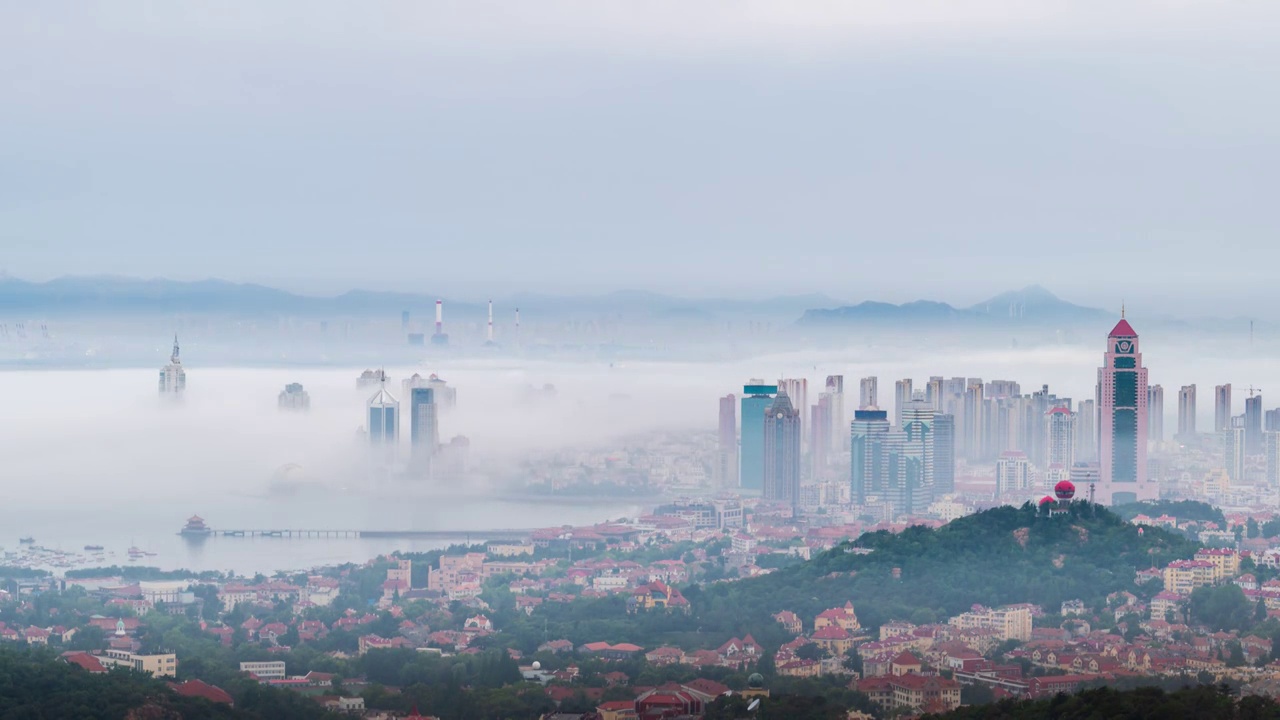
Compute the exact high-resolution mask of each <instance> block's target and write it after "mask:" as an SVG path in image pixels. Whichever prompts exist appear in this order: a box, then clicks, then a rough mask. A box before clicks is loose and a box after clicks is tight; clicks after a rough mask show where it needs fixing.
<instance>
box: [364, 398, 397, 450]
mask: <svg viewBox="0 0 1280 720" xmlns="http://www.w3.org/2000/svg"><path fill="white" fill-rule="evenodd" d="M368 411H369V442H370V443H371V444H373V445H394V444H395V443H396V442H397V441H398V440H399V439H400V402H399V401H398V400H396V399H395V398H394V397H392V395H391V393H389V392H387V389H386V388H379V389H378V392H376V393H374V394H373V397H371V398H369V403H368Z"/></svg>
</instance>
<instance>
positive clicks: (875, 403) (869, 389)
mask: <svg viewBox="0 0 1280 720" xmlns="http://www.w3.org/2000/svg"><path fill="white" fill-rule="evenodd" d="M879 383H880V380H879V378H876V377H875V376H874V375H873V376H871V377H864V378H862V380H861V381H859V383H858V409H859V410H879V409H880V400H879V398H878V397H877V396H876V394H877V385H879Z"/></svg>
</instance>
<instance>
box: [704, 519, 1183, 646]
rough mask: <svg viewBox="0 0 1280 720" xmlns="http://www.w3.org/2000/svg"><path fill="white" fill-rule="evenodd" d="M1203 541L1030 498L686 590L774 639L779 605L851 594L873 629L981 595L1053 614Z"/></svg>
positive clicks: (1129, 583)
mask: <svg viewBox="0 0 1280 720" xmlns="http://www.w3.org/2000/svg"><path fill="white" fill-rule="evenodd" d="M1197 547H1198V546H1197V545H1196V544H1195V543H1194V542H1192V541H1190V540H1187V539H1185V538H1183V537H1181V536H1179V535H1175V534H1172V533H1169V532H1166V531H1163V530H1160V529H1158V528H1150V527H1148V528H1145V529H1144V530H1143V533H1142V534H1139V528H1138V527H1136V526H1134V525H1131V524H1129V523H1127V522H1125V521H1124V520H1122V519H1121V518H1120V517H1118V516H1116V515H1115V514H1113V513H1111V512H1109V511H1107V510H1106V509H1105V508H1103V507H1102V506H1100V505H1094V504H1091V503H1088V502H1085V501H1077V502H1074V503H1072V504H1071V505H1070V506H1069V508H1068V509H1067V512H1066V513H1065V514H1064V515H1062V516H1059V517H1054V518H1049V517H1045V516H1043V515H1040V514H1038V512H1037V510H1036V509H1035V508H1034V507H1032V506H1031V505H1030V504H1027V505H1024V506H1023V507H1021V508H1015V507H1008V506H1006V507H1000V508H994V509H992V510H987V511H985V512H981V513H977V514H974V515H970V516H967V517H964V518H960V519H958V520H956V521H954V522H951V523H949V524H947V525H945V526H943V527H941V528H939V529H937V530H933V529H929V528H925V527H913V528H909V529H907V530H906V531H904V532H902V533H898V534H891V533H888V532H878V533H871V534H867V535H863V536H862V537H860V538H859V539H858V540H856V541H854V542H852V543H850V544H847V545H844V546H841V547H837V548H835V549H833V550H830V551H828V552H825V553H823V554H821V555H819V556H817V557H815V558H814V559H812V560H810V561H808V562H805V563H802V564H800V565H796V566H792V567H789V568H786V569H783V570H779V571H777V572H775V573H772V574H769V575H765V576H763V577H759V578H753V579H749V580H743V581H740V582H734V583H719V584H714V585H710V586H707V587H705V588H703V589H702V590H701V592H697V591H694V592H692V593H687V595H688V596H689V599H690V601H691V602H692V603H693V610H694V616H695V618H696V619H697V622H698V624H699V625H700V627H701V629H702V630H703V631H719V632H725V633H731V634H742V633H746V632H753V633H756V637H757V639H760V640H762V641H764V642H765V643H766V644H769V643H770V641H776V640H778V639H779V638H781V637H782V635H781V631H780V629H777V625H776V623H774V622H773V621H772V619H771V616H772V615H773V614H774V613H776V612H778V611H780V610H792V611H795V612H796V613H798V614H799V615H800V617H801V618H803V619H805V620H806V621H808V620H810V619H811V618H812V617H813V616H814V615H815V614H816V613H818V612H820V611H822V610H823V609H825V608H829V607H834V606H837V605H843V604H844V603H845V602H846V601H850V600H851V601H853V603H854V605H855V607H856V609H857V612H858V617H859V619H860V620H861V622H862V624H863V625H864V626H869V627H877V626H879V625H881V624H884V623H886V622H888V621H890V620H908V621H911V622H916V623H924V622H933V621H943V620H945V619H946V618H947V617H949V616H951V615H955V614H958V613H962V612H964V611H966V610H968V609H969V608H970V607H971V606H972V605H974V604H981V605H987V606H996V605H1005V604H1013V603H1026V602H1029V603H1036V604H1039V605H1042V606H1043V607H1044V608H1045V609H1046V610H1047V611H1049V612H1056V609H1057V608H1058V606H1059V605H1060V604H1061V603H1062V601H1064V600H1071V599H1080V600H1083V601H1084V602H1085V603H1086V605H1090V606H1099V605H1101V604H1102V603H1103V602H1104V600H1105V598H1106V596H1107V595H1109V594H1111V593H1113V592H1116V591H1118V590H1129V591H1133V592H1135V593H1136V592H1138V588H1137V587H1136V586H1135V584H1134V574H1135V572H1136V571H1137V570H1139V569H1141V568H1146V567H1151V566H1152V565H1153V564H1162V563H1165V562H1168V561H1170V560H1173V559H1177V558H1186V557H1190V556H1191V555H1192V554H1194V553H1195V550H1196V549H1197ZM852 548H866V549H870V550H872V552H871V553H869V554H858V553H855V552H850V550H851V549H852ZM895 568H897V569H898V570H899V571H900V573H899V577H897V578H895V577H894V570H895ZM763 628H768V630H762V629H763ZM762 632H763V633H765V634H766V635H767V637H761V633H762Z"/></svg>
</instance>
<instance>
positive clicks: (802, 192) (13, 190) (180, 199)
mask: <svg viewBox="0 0 1280 720" xmlns="http://www.w3.org/2000/svg"><path fill="white" fill-rule="evenodd" d="M1278 18H1280V8H1278V7H1276V6H1275V5H1274V4H1268V3H1262V2H1244V3H1236V4H1233V5H1232V6H1231V7H1230V10H1229V11H1223V9H1222V8H1220V7H1216V6H1208V5H1197V4H1190V3H1163V2H1131V3H1122V4H1120V5H1118V6H1117V5H1115V4H1108V5H1105V6H1104V5H1101V4H1095V3H1066V2H1048V3H1037V4H1035V5H1034V6H1027V5H1026V4H1025V3H1016V2H1012V0H984V2H981V3H978V4H972V3H970V4H966V5H965V6H964V7H963V8H959V7H956V6H954V5H953V4H950V3H943V2H926V3H916V4H912V5H910V6H909V7H906V6H902V5H901V4H899V3H888V2H863V3H852V4H837V3H800V4H788V5H778V4H775V3H763V2H756V3H747V4H745V5H743V4H735V5H732V6H727V5H715V4H712V5H704V6H698V7H690V6H688V5H687V4H683V3H672V2H661V3H651V4H647V5H646V6H645V8H644V9H643V10H639V9H637V8H635V7H633V6H629V5H624V4H617V3H589V4H588V3H577V2H550V3H539V4H537V6H536V7H535V6H527V5H520V4H514V3H453V2H435V3H425V4H418V3H414V4H409V3H397V2H384V3H375V4H370V5H366V6H362V7H361V8H359V9H358V10H357V9H353V8H350V7H348V6H344V5H341V4H335V3H326V2H321V3H306V4H299V3H284V4H277V5H273V6H270V7H257V8H252V9H245V8H241V9H237V10H236V11H235V12H234V13H232V12H223V11H218V10H214V9H209V8H204V7H198V6H190V5H182V4H176V5H165V6H163V7H149V8H147V9H146V10H143V9H141V8H129V7H120V6H113V5H98V6H90V7H88V8H72V7H71V6H65V5H59V4H38V5H10V6H7V7H6V8H3V9H0V67H5V68H6V69H8V70H9V72H5V73H2V74H0V91H3V92H4V93H5V95H6V97H8V98H9V110H10V111H9V113H8V114H7V116H6V130H7V132H6V133H5V136H4V138H2V139H0V156H4V157H5V158H6V162H5V163H4V167H3V169H2V170H0V191H2V192H0V197H2V198H3V200H0V226H2V227H3V228H4V230H3V231H0V242H3V244H4V245H5V246H6V250H7V252H6V253H5V257H4V258H3V259H2V260H0V265H2V266H3V269H5V270H7V271H8V272H10V273H12V274H14V275H19V276H23V277H31V278H46V277H51V276H56V275H62V274H91V273H115V274H137V275H144V276H157V275H159V276H167V277H173V278H178V279H189V278H197V277H205V276H211V275H212V276H219V277H225V278H227V279H229V280H233V281H251V282H259V283H263V284H269V285H274V286H280V287H286V288H289V289H293V290H298V291H306V292H334V291H338V290H341V289H347V288H350V287H368V286H370V285H377V286H379V287H384V288H387V289H394V290H402V291H403V290H412V289H420V288H429V291H430V292H435V293H445V294H449V295H454V296H466V297H476V296H478V295H480V296H483V295H497V294H500V293H503V292H513V291H516V290H525V291H530V292H565V293H570V294H572V293H581V292H601V291H608V290H612V289H619V288H634V289H641V290H652V291H656V292H664V293H669V294H676V295H680V294H686V295H688V294H694V293H691V292H690V289H691V288H696V289H697V294H698V295H703V296H706V295H727V296H735V297H741V296H744V295H747V294H750V293H752V292H754V291H755V290H756V289H758V288H762V287H766V286H767V287H769V288H770V292H771V293H772V294H803V293H825V294H828V295H831V296H832V297H836V298H840V299H842V300H845V301H850V302H856V301H858V300H862V299H880V300H885V301H890V302H902V301H906V300H914V299H917V298H919V297H930V298H939V299H946V300H948V301H949V302H953V303H956V304H970V303H973V302H978V301H980V300H982V299H983V298H984V296H986V295H989V294H990V288H991V286H992V285H993V281H994V280H995V279H997V278H999V277H1001V276H1003V277H1010V278H1012V277H1016V278H1018V279H1017V280H1013V281H1004V280H1000V281H999V282H995V283H994V284H996V285H998V286H1000V287H1001V288H1002V289H1004V288H1007V287H1020V286H1022V285H1026V284H1029V283H1040V284H1043V285H1046V286H1047V287H1050V288H1051V289H1053V290H1055V292H1058V293H1059V294H1061V295H1063V296H1064V297H1068V298H1073V299H1077V301H1078V302H1081V301H1082V299H1083V298H1085V297H1088V298H1090V299H1089V301H1088V302H1087V303H1085V304H1091V305H1095V306H1101V307H1115V306H1119V305H1120V302H1121V301H1122V300H1127V301H1128V302H1129V303H1130V304H1131V305H1134V306H1138V305H1142V304H1144V303H1145V304H1148V305H1150V306H1152V307H1155V306H1159V307H1161V308H1164V309H1166V310H1167V311H1170V312H1180V313H1184V314H1190V313H1197V314H1199V313H1208V314H1227V313H1234V312H1238V311H1239V309H1240V308H1241V307H1248V306H1251V305H1260V304H1263V303H1264V301H1265V300H1267V299H1269V297H1270V288H1269V282H1270V274H1269V273H1268V272H1267V271H1266V270H1265V268H1266V267H1269V266H1271V265H1273V264H1274V263H1275V262H1277V261H1280V246H1277V244H1276V243H1274V242H1273V240H1272V236H1273V235H1274V234H1275V231H1276V222H1275V218H1274V215H1273V214H1272V213H1271V212H1270V210H1269V203H1268V202H1267V200H1266V198H1265V189H1266V188H1269V187H1271V186H1274V185H1275V184H1276V179H1277V178H1276V172H1277V171H1276V170H1275V168H1276V167H1280V164H1278V163H1277V162H1276V160H1277V159H1278V157H1277V156H1280V141H1278V140H1280V139H1278V137H1277V130H1276V128H1277V127H1280V123H1277V122H1276V121H1277V119H1280V101H1277V100H1276V99H1275V98H1274V97H1273V95H1272V94H1268V93H1265V92H1263V91H1261V90H1260V88H1264V87H1267V86H1268V85H1269V84H1270V80H1271V79H1272V78H1271V75H1272V74H1273V73H1271V72H1270V71H1269V70H1268V68H1272V67H1276V66H1278V65H1280V63H1277V62H1276V61H1277V60H1280V58H1277V57H1276V55H1277V53H1278V52H1280V51H1277V50H1276V48H1275V45H1274V43H1270V42H1269V41H1268V36H1267V31H1266V29H1267V28H1269V27H1271V26H1272V25H1274V22H1275V20H1276V19H1278ZM1191 258H1202V260H1203V261H1200V260H1197V261H1195V262H1189V259H1191ZM481 287H482V288H483V289H482V290H477V288H481Z"/></svg>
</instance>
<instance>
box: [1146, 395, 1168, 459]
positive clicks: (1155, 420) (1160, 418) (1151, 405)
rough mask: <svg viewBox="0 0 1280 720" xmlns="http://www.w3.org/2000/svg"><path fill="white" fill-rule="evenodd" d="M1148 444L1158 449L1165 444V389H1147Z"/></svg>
mask: <svg viewBox="0 0 1280 720" xmlns="http://www.w3.org/2000/svg"><path fill="white" fill-rule="evenodd" d="M1147 442H1148V443H1150V445H1151V447H1155V448H1158V447H1160V444H1161V443H1163V442H1164V388H1163V387H1161V386H1160V385H1152V386H1150V387H1148V388H1147Z"/></svg>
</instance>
